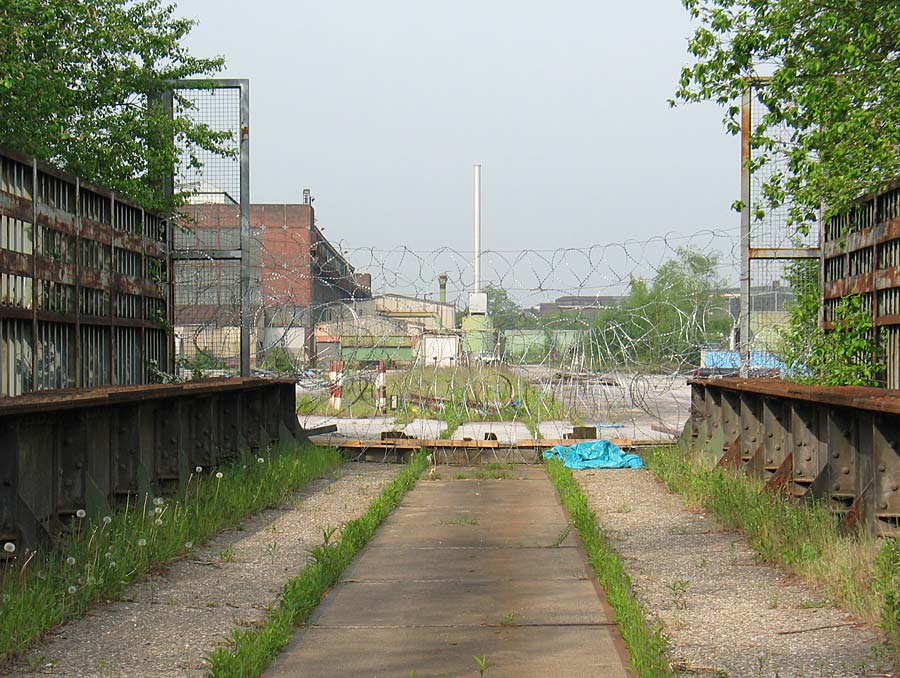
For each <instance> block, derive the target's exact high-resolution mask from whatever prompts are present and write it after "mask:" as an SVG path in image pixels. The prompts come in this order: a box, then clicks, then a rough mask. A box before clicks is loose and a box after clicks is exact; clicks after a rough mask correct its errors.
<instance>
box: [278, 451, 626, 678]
mask: <svg viewBox="0 0 900 678" xmlns="http://www.w3.org/2000/svg"><path fill="white" fill-rule="evenodd" d="M460 470H461V469H460V468H459V467H451V468H441V467H439V468H438V473H437V475H436V477H439V478H440V479H438V480H424V479H423V480H422V481H420V482H419V483H418V485H417V486H416V487H415V489H414V490H412V491H411V492H410V493H409V494H408V495H407V496H406V498H405V499H404V501H403V503H402V504H401V505H400V506H399V507H398V508H397V509H396V510H395V511H394V513H393V514H392V515H391V516H390V518H388V520H387V521H386V522H385V524H384V525H383V526H382V527H381V528H380V529H379V531H378V532H377V534H376V535H375V538H374V539H373V540H372V542H371V543H370V544H369V546H368V547H367V548H366V549H365V550H364V551H363V552H362V553H361V554H360V556H359V557H358V558H357V559H356V560H355V561H354V562H353V563H352V564H351V566H350V567H349V568H347V570H346V572H345V573H344V576H343V578H342V581H341V583H340V584H338V586H337V587H335V589H334V590H333V591H331V593H330V594H329V595H328V597H327V598H326V599H325V601H324V602H323V603H322V605H320V606H319V609H318V610H317V611H316V613H315V614H314V615H313V618H312V619H311V621H310V625H309V626H308V627H306V628H304V629H302V630H301V631H300V632H298V634H297V635H296V636H295V638H294V639H293V640H292V641H291V643H290V644H289V645H288V647H287V648H286V649H285V651H284V652H283V653H282V654H281V655H280V656H278V657H277V658H276V660H275V662H274V663H273V664H272V666H271V667H270V668H269V670H268V671H267V672H266V673H265V676H266V677H267V678H288V677H291V678H293V677H295V676H342V677H343V678H350V677H358V678H363V677H365V678H371V677H372V676H379V677H380V676H385V677H387V676H396V677H397V678H401V677H404V676H409V675H410V674H411V672H413V671H414V672H415V675H416V677H417V678H424V677H425V676H473V675H474V676H477V675H478V670H477V666H476V664H475V661H474V659H473V658H474V657H475V656H478V657H487V660H488V662H489V664H490V667H491V668H489V669H488V671H487V674H486V675H488V676H490V677H491V678H503V677H513V676H515V677H516V678H519V677H521V676H552V675H559V676H598V677H599V676H604V677H606V678H619V677H622V678H624V677H625V676H628V675H629V674H628V672H627V670H626V665H627V654H626V651H625V649H624V645H623V643H622V640H621V637H620V635H619V631H618V629H617V627H616V626H615V623H614V622H613V620H612V612H611V610H610V609H609V607H608V605H607V604H606V602H605V599H604V598H603V597H602V594H601V593H600V592H599V589H598V588H597V586H596V584H595V580H594V578H593V574H592V572H591V571H590V569H589V567H588V565H587V563H586V561H585V559H584V556H583V554H582V551H581V549H580V548H579V542H578V537H577V535H576V534H575V533H574V532H571V531H570V530H569V526H568V522H567V519H566V515H565V512H564V511H563V509H562V507H561V505H560V503H559V500H558V498H557V495H556V492H555V490H554V488H553V486H552V484H551V483H550V481H549V479H548V478H547V476H546V474H545V473H544V472H543V470H542V469H541V468H535V467H515V468H514V469H513V470H511V471H509V473H508V474H507V476H508V477H506V478H503V479H488V480H472V479H454V476H455V475H466V474H465V473H464V472H463V473H460ZM462 471H465V469H462ZM476 471H477V469H476Z"/></svg>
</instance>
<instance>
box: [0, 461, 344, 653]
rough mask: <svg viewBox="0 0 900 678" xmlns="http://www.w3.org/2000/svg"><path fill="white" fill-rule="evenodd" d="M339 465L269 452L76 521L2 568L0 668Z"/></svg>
mask: <svg viewBox="0 0 900 678" xmlns="http://www.w3.org/2000/svg"><path fill="white" fill-rule="evenodd" d="M340 463H341V456H340V454H339V453H338V452H337V450H333V449H326V448H317V447H313V446H297V445H292V446H276V447H275V448H272V449H270V450H269V451H267V452H266V453H264V455H263V456H260V457H255V456H254V457H253V458H246V459H243V460H241V461H236V462H233V463H229V464H227V465H225V466H222V467H220V468H212V469H200V470H199V471H197V472H195V473H194V474H192V475H191V477H190V481H189V482H188V484H187V487H186V489H185V490H184V491H183V492H180V493H179V494H178V495H177V496H173V497H156V498H154V497H151V496H142V497H139V498H137V497H134V496H132V497H130V498H129V499H128V501H127V502H126V504H125V506H124V507H123V508H121V509H120V510H118V511H115V512H112V513H111V514H110V515H109V516H96V517H93V518H89V517H86V516H85V517H82V518H78V517H76V518H74V519H73V520H72V523H71V525H70V529H69V530H68V533H67V534H65V535H64V536H62V537H61V539H60V541H59V543H58V544H57V545H56V548H53V549H50V548H41V549H38V550H36V551H28V552H24V553H17V552H16V553H13V554H12V557H10V558H7V559H6V560H5V561H0V663H2V662H4V661H7V660H10V659H12V658H14V657H16V656H18V655H19V654H21V653H22V652H24V651H25V650H26V649H27V648H28V646H29V645H30V644H31V643H32V642H34V641H35V640H37V639H39V638H40V637H41V636H42V635H44V634H45V633H47V632H48V631H49V630H50V629H52V628H53V627H55V626H58V625H59V624H62V623H64V622H66V621H69V620H71V619H74V618H77V617H80V616H82V615H83V614H84V613H85V611H86V610H87V609H88V607H89V606H90V605H91V604H92V603H94V602H97V601H103V600H110V599H114V598H116V597H118V596H119V595H120V594H121V593H122V592H123V591H124V590H125V588H126V587H127V586H128V585H129V584H131V583H132V582H134V581H135V580H137V579H139V578H140V577H141V576H142V575H144V574H146V573H147V572H148V571H150V570H152V569H153V568H156V567H159V566H161V565H163V564H165V563H167V562H168V561H170V560H172V559H173V558H176V557H178V556H180V555H182V554H184V553H187V552H189V551H191V550H192V549H193V548H194V546H195V545H200V544H202V543H203V542H205V541H207V540H208V539H209V538H210V537H212V536H213V535H214V534H215V533H216V532H218V531H219V530H221V529H222V528H225V527H229V526H233V525H235V524H237V523H238V522H240V521H241V520H243V519H244V518H245V517H247V516H248V515H251V514H253V513H258V512H259V511H261V510H263V509H265V508H266V507H268V506H271V505H274V504H278V503H279V502H281V501H282V500H283V499H284V498H285V496H286V495H287V494H288V493H290V492H292V491H293V490H295V489H297V488H299V487H301V486H302V485H304V484H305V483H306V482H308V481H309V480H311V479H313V478H316V477H318V476H321V475H323V474H325V473H327V472H328V471H330V470H331V469H333V468H335V467H336V466H338V465H339V464H340ZM226 551H228V549H226ZM225 553H226V552H225V551H223V554H225ZM226 555H227V554H226ZM233 555H234V552H233V549H232V550H231V558H233ZM222 559H223V560H227V559H228V558H226V557H224V556H223V558H222Z"/></svg>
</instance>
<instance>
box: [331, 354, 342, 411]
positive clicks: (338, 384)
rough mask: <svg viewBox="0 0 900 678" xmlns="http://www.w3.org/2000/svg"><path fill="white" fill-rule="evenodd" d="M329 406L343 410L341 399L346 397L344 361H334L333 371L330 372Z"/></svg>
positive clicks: (332, 363) (332, 364) (332, 362)
mask: <svg viewBox="0 0 900 678" xmlns="http://www.w3.org/2000/svg"><path fill="white" fill-rule="evenodd" d="M328 382H329V386H328V392H329V398H328V406H329V407H331V408H332V409H335V410H339V409H341V399H342V397H343V395H344V361H343V360H332V361H331V369H330V370H329V372H328Z"/></svg>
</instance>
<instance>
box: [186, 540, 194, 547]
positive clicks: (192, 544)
mask: <svg viewBox="0 0 900 678" xmlns="http://www.w3.org/2000/svg"><path fill="white" fill-rule="evenodd" d="M184 548H186V549H192V548H194V542H192V541H186V542H184Z"/></svg>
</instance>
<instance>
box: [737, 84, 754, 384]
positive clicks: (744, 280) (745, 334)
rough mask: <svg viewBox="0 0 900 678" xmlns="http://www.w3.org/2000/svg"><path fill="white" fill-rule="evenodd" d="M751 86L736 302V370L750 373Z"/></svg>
mask: <svg viewBox="0 0 900 678" xmlns="http://www.w3.org/2000/svg"><path fill="white" fill-rule="evenodd" d="M752 101H753V90H752V85H751V84H750V83H749V82H748V83H747V85H746V87H745V88H744V94H743V97H742V99H741V273H740V280H741V303H740V316H739V317H740V335H741V336H740V340H741V341H740V354H741V370H740V374H741V376H742V377H744V378H745V379H746V378H747V377H749V376H750V216H751V205H750V201H751V199H752V196H751V186H750V160H751V151H750V134H751V129H750V128H751V125H752V124H753V116H752V105H753V104H752Z"/></svg>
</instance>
